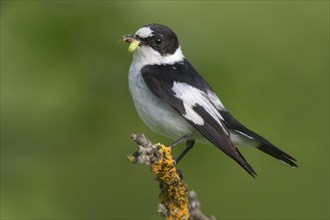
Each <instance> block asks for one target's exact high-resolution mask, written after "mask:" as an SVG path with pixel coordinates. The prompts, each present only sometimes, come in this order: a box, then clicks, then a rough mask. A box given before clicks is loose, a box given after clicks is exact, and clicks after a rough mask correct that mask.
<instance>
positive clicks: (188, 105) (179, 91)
mask: <svg viewBox="0 0 330 220" xmlns="http://www.w3.org/2000/svg"><path fill="white" fill-rule="evenodd" d="M172 90H173V92H174V93H175V97H177V98H179V99H181V100H182V102H183V106H184V108H185V111H186V114H185V115H183V116H184V117H185V118H186V119H188V120H190V121H192V122H194V123H195V124H197V125H204V119H203V118H202V117H201V116H200V115H199V114H198V113H197V112H196V111H194V109H193V107H194V106H196V105H197V104H198V105H199V106H201V107H203V108H204V109H205V111H206V112H207V113H209V114H210V116H211V117H212V118H213V119H214V120H215V121H216V122H218V124H219V125H220V126H221V128H222V129H223V131H224V132H225V133H226V134H227V135H229V133H228V132H227V130H226V128H224V127H223V124H222V123H221V122H220V120H223V118H222V116H221V115H220V113H219V112H218V110H217V109H216V108H215V107H214V105H213V103H212V102H211V100H210V98H209V96H208V95H207V94H206V93H205V92H203V91H201V90H199V89H197V88H195V87H193V86H191V85H189V84H187V83H181V82H174V83H173V87H172Z"/></svg>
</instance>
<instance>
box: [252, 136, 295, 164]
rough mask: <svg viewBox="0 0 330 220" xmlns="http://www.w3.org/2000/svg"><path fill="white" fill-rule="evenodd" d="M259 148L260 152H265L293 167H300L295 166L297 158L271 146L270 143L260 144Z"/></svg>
mask: <svg viewBox="0 0 330 220" xmlns="http://www.w3.org/2000/svg"><path fill="white" fill-rule="evenodd" d="M267 142H268V141H267ZM257 148H258V149H259V150H261V151H263V152H264V153H266V154H268V155H270V156H272V157H274V158H276V159H279V160H281V161H283V162H285V163H287V164H289V165H290V166H292V167H298V165H297V164H295V162H294V161H296V159H295V158H293V157H292V156H290V155H289V154H287V153H285V152H284V151H282V150H281V149H279V148H277V147H276V146H274V145H273V144H271V143H269V142H268V143H260V144H259V145H258V146H257Z"/></svg>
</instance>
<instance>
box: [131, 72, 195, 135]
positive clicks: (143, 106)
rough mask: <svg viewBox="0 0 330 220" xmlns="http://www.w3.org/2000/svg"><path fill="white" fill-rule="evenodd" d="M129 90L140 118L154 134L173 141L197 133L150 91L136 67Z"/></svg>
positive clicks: (132, 73)
mask: <svg viewBox="0 0 330 220" xmlns="http://www.w3.org/2000/svg"><path fill="white" fill-rule="evenodd" d="M129 89H130V92H131V95H132V98H133V101H134V104H135V108H136V110H137V112H138V114H139V116H140V117H141V119H142V120H143V122H144V123H145V124H146V125H147V126H148V127H149V128H150V129H151V130H153V131H154V132H157V133H159V134H162V135H164V136H166V137H168V138H171V139H173V140H176V139H178V138H180V137H182V136H184V135H189V134H193V133H194V132H195V128H194V127H192V126H191V125H190V124H189V123H188V122H187V121H186V120H185V119H183V118H182V117H181V116H180V115H179V113H177V112H176V111H175V110H174V109H173V108H172V107H171V106H169V105H168V104H167V103H165V102H163V101H161V100H160V99H159V98H158V97H156V96H155V95H154V94H153V93H152V92H151V91H150V89H149V88H148V87H147V85H146V84H145V82H144V80H143V78H142V75H141V73H140V70H139V69H138V68H135V67H134V66H131V68H130V72H129Z"/></svg>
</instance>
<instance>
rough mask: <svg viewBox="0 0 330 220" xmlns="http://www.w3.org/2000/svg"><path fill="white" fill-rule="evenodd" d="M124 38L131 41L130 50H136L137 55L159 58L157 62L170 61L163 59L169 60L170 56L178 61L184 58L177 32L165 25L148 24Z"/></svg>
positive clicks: (145, 57)
mask: <svg viewBox="0 0 330 220" xmlns="http://www.w3.org/2000/svg"><path fill="white" fill-rule="evenodd" d="M123 39H124V41H125V42H127V43H130V46H129V48H128V50H129V51H130V52H134V55H135V56H138V57H141V58H144V59H149V60H150V61H152V60H157V62H155V63H168V62H163V61H168V59H169V58H170V57H171V58H172V59H173V58H175V60H176V61H177V60H180V59H181V60H182V59H183V54H182V51H181V48H180V45H179V41H178V38H177V36H176V34H175V33H174V32H173V31H172V30H171V29H170V28H169V27H167V26H165V25H161V24H148V25H145V26H143V27H141V28H140V29H139V30H137V31H136V33H135V34H134V35H127V36H124V38H123ZM172 59H170V61H171V60H172Z"/></svg>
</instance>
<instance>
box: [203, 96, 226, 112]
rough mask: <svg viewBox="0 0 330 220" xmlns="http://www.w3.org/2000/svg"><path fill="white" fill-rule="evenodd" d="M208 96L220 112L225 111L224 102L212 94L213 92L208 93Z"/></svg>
mask: <svg viewBox="0 0 330 220" xmlns="http://www.w3.org/2000/svg"><path fill="white" fill-rule="evenodd" d="M207 95H208V96H209V99H210V101H211V102H212V103H213V105H214V106H215V107H216V108H217V109H218V110H220V111H223V110H225V107H224V106H223V104H222V102H221V101H220V99H219V98H218V96H217V95H216V94H215V93H214V92H212V91H207Z"/></svg>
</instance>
